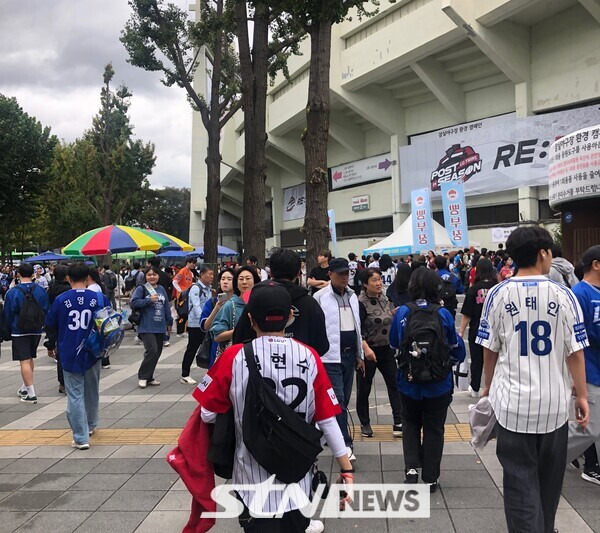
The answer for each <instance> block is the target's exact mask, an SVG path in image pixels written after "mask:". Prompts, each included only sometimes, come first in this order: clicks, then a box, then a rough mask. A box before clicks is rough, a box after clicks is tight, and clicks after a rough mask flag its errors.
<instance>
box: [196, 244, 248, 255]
mask: <svg viewBox="0 0 600 533" xmlns="http://www.w3.org/2000/svg"><path fill="white" fill-rule="evenodd" d="M196 253H198V254H199V255H204V246H197V247H196ZM217 255H218V256H219V257H226V256H232V255H238V252H236V251H235V250H232V249H231V248H227V246H221V245H219V246H217Z"/></svg>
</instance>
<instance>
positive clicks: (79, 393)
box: [64, 359, 100, 444]
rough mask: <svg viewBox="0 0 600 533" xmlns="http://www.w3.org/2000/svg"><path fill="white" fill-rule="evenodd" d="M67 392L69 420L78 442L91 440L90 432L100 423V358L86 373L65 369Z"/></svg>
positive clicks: (84, 442)
mask: <svg viewBox="0 0 600 533" xmlns="http://www.w3.org/2000/svg"><path fill="white" fill-rule="evenodd" d="M64 375H65V390H66V393H67V420H68V421H69V425H70V426H71V429H72V430H73V439H74V440H75V442H76V443H77V444H86V443H88V442H89V440H90V437H89V433H90V431H92V430H93V429H94V428H95V427H96V426H97V425H98V404H99V402H100V359H99V360H98V362H97V363H96V364H95V365H94V366H93V367H92V368H89V369H88V370H86V372H85V374H74V373H72V372H67V371H66V370H64Z"/></svg>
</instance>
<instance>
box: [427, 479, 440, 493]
mask: <svg viewBox="0 0 600 533" xmlns="http://www.w3.org/2000/svg"><path fill="white" fill-rule="evenodd" d="M439 486H440V484H439V482H438V481H434V482H433V483H429V493H430V494H433V493H434V492H435V491H436V490H437V489H438V487H439Z"/></svg>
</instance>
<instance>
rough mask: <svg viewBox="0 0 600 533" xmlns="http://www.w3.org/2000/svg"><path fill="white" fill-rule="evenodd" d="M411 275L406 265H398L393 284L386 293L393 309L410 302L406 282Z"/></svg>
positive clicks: (410, 270) (408, 266)
mask: <svg viewBox="0 0 600 533" xmlns="http://www.w3.org/2000/svg"><path fill="white" fill-rule="evenodd" d="M411 274H412V269H411V268H410V265H409V264H408V263H398V266H397V268H396V277H395V278H394V282H393V283H392V284H391V285H390V286H389V287H388V289H387V291H386V296H387V297H388V300H390V302H392V304H393V306H394V307H400V306H401V305H404V304H405V303H407V302H409V301H410V296H409V294H408V282H409V281H410V276H411Z"/></svg>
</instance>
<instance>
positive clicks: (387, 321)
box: [356, 256, 402, 437]
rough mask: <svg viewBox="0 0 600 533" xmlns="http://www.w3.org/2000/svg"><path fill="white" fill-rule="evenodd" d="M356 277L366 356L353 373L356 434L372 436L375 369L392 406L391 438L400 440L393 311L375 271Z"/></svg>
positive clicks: (370, 269)
mask: <svg viewBox="0 0 600 533" xmlns="http://www.w3.org/2000/svg"><path fill="white" fill-rule="evenodd" d="M383 257H385V256H383ZM383 257H382V258H381V259H380V264H381V262H383ZM388 257H389V256H388ZM360 277H361V283H362V285H363V290H362V291H361V293H360V296H359V297H358V306H359V313H360V323H361V330H362V336H363V339H364V342H365V343H366V346H365V344H364V343H363V347H364V349H365V356H366V357H365V369H364V372H361V371H360V370H357V371H356V392H357V395H356V412H357V414H358V418H359V420H360V430H361V433H362V435H363V436H365V437H372V436H373V430H372V429H371V422H370V417H369V394H370V393H371V386H372V385H373V378H374V377H375V370H376V369H379V372H381V375H382V376H383V379H384V381H385V386H386V387H387V393H388V398H389V400H390V405H391V406H392V414H393V416H394V424H393V426H392V433H393V435H394V436H395V437H401V436H402V406H401V404H400V393H399V392H398V387H397V385H396V360H395V359H394V352H393V351H392V349H391V348H390V337H389V335H390V327H391V325H392V318H393V316H394V311H393V308H392V306H391V305H390V302H389V301H388V299H387V296H386V295H385V294H384V292H383V282H382V279H381V273H380V272H379V270H377V269H376V268H367V269H366V270H363V271H362V272H361V276H360ZM369 352H372V353H371V354H370V353H369ZM369 355H371V357H369Z"/></svg>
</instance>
